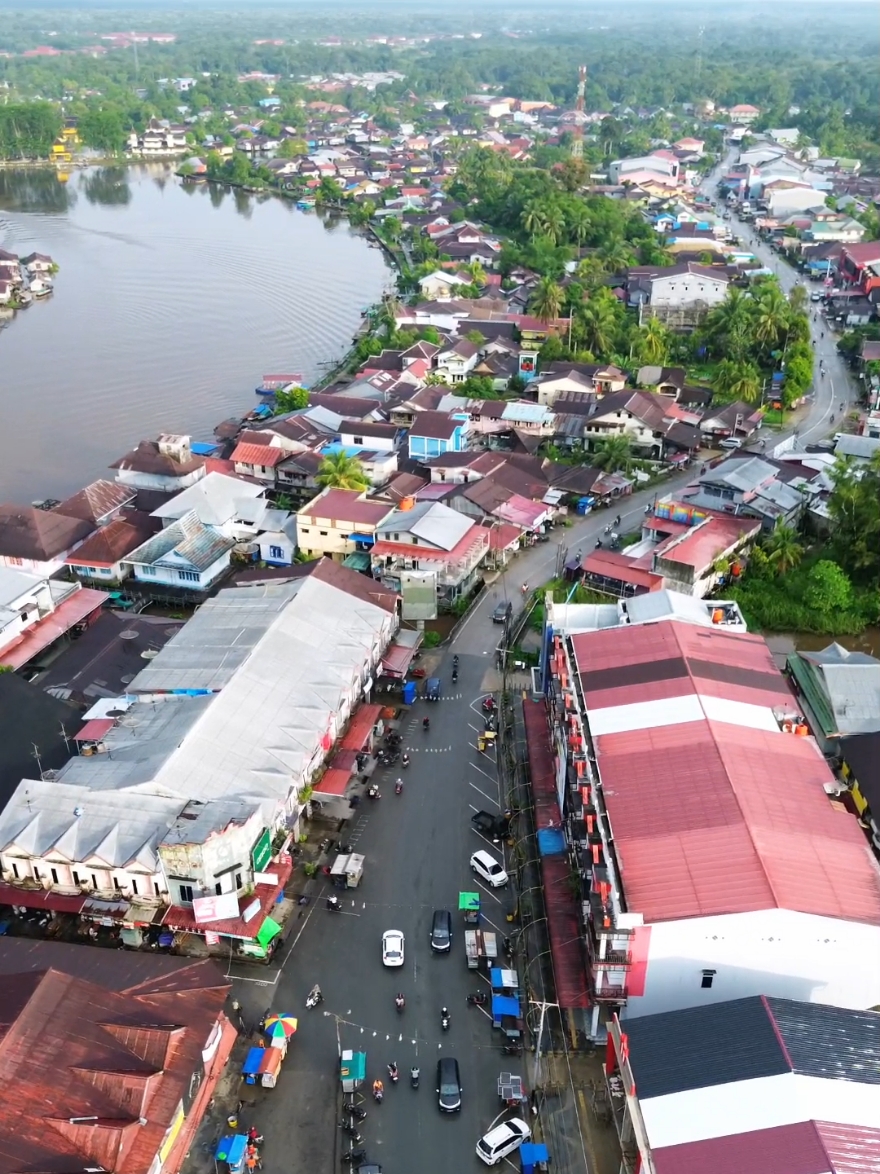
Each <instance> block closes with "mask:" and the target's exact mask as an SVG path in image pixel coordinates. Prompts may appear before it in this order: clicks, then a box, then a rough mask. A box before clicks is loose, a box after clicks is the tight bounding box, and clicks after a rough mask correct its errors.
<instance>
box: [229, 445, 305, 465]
mask: <svg viewBox="0 0 880 1174" xmlns="http://www.w3.org/2000/svg"><path fill="white" fill-rule="evenodd" d="M292 455H293V454H292V453H289V452H288V451H287V450H286V449H283V448H278V447H276V446H275V445H272V444H248V443H246V442H243V443H241V444H237V445H236V446H235V451H234V452H233V454H232V457H231V458H230V459H231V460H232V461H233V463H234V464H237V465H262V466H263V467H264V468H269V469H272V468H274V467H275V465H279V464H280V463H281V462H282V461H283V460H286V459H287V458H288V457H289V456H292Z"/></svg>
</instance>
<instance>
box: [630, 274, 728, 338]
mask: <svg viewBox="0 0 880 1174" xmlns="http://www.w3.org/2000/svg"><path fill="white" fill-rule="evenodd" d="M643 284H644V285H646V286H647V290H648V298H647V309H646V308H645V307H644V306H643V317H658V318H661V319H662V320H663V321H664V322H665V323H666V325H667V326H670V328H673V327H675V326H677V325H690V324H692V322H694V321H697V320H701V319H702V317H704V316H705V314H707V313H708V312H709V310H711V309H712V308H713V307H714V306H720V305H721V303H722V302H723V301H724V299H725V298H726V297H727V290H728V287H729V285H730V278H729V277H728V276H727V274H726V273H725V272H724V271H722V270H720V269H710V268H708V267H707V266H705V265H699V264H696V263H695V262H693V261H687V262H685V263H684V264H681V265H671V266H669V267H668V268H666V269H658V270H656V271H655V272H653V273H652V274H649V275H647V276H646V277H645V278H644V279H643Z"/></svg>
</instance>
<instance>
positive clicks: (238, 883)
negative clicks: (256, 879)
mask: <svg viewBox="0 0 880 1174" xmlns="http://www.w3.org/2000/svg"><path fill="white" fill-rule="evenodd" d="M235 887H236V888H237V889H240V888H241V873H240V872H237V873H236V874H235Z"/></svg>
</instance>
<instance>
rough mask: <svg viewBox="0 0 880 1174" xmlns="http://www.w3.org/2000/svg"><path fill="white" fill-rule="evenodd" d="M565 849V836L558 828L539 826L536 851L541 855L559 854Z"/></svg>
mask: <svg viewBox="0 0 880 1174" xmlns="http://www.w3.org/2000/svg"><path fill="white" fill-rule="evenodd" d="M564 851H565V836H564V835H563V834H562V830H561V829H560V828H541V830H540V831H539V832H538V852H539V853H540V854H541V855H542V856H561V855H562V853H563V852H564Z"/></svg>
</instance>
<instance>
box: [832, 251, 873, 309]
mask: <svg viewBox="0 0 880 1174" xmlns="http://www.w3.org/2000/svg"><path fill="white" fill-rule="evenodd" d="M837 270H838V274H839V282H840V285H841V287H842V288H843V289H856V290H858V292H859V293H861V294H863V295H864V296H865V297H866V298H869V299H870V300H871V301H873V302H875V303H876V302H877V301H878V300H880V294H878V292H877V291H878V290H880V241H864V242H863V243H862V244H858V245H844V246H843V248H842V249H841V253H840V260H839V261H838V263H837Z"/></svg>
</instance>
